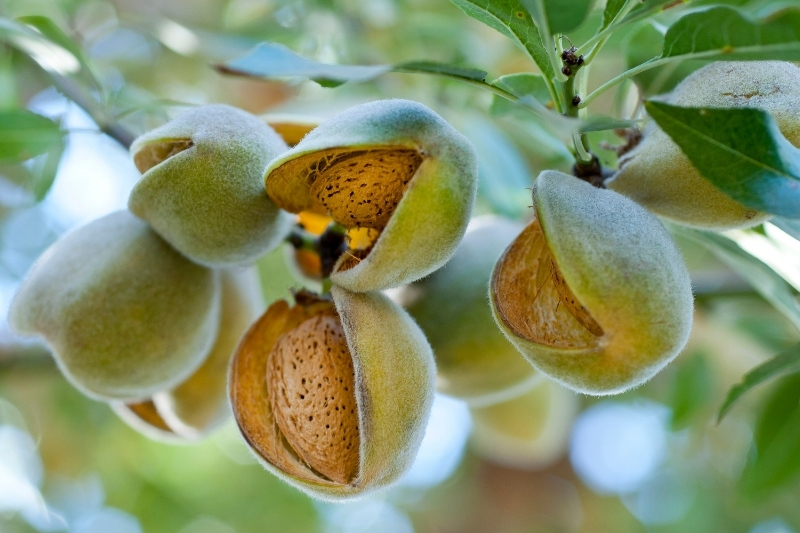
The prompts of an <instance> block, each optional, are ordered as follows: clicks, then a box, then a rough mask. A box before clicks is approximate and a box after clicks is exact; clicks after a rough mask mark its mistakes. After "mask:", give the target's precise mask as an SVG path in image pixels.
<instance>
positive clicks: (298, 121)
mask: <svg viewBox="0 0 800 533" xmlns="http://www.w3.org/2000/svg"><path fill="white" fill-rule="evenodd" d="M261 119H262V120H263V121H264V122H265V123H266V124H267V126H269V127H270V128H272V129H273V130H275V133H277V134H278V135H280V136H281V139H283V142H285V143H286V144H287V145H288V146H289V147H290V148H291V147H293V146H295V145H296V144H297V143H299V142H300V141H301V140H303V137H305V136H306V135H308V133H309V132H310V131H311V130H313V129H314V128H316V127H317V126H318V125H319V120H316V119H312V118H311V117H307V116H303V115H293V114H289V113H270V114H268V115H262V116H261Z"/></svg>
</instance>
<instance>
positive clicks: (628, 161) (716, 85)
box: [606, 61, 800, 230]
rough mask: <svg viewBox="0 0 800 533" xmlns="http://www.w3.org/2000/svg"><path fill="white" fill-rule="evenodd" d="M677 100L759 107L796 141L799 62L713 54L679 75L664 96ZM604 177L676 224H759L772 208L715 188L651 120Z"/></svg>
mask: <svg viewBox="0 0 800 533" xmlns="http://www.w3.org/2000/svg"><path fill="white" fill-rule="evenodd" d="M666 101H667V102H668V103H670V104H673V105H678V106H683V107H722V108H742V107H745V108H758V109H762V110H764V111H766V112H767V113H769V114H770V115H772V117H773V118H774V119H775V121H776V122H777V124H778V127H779V128H780V131H781V133H782V134H783V135H784V136H785V137H786V138H787V139H788V140H789V142H791V143H792V144H793V145H795V146H798V147H800V114H798V110H797V102H798V101H800V68H798V67H797V66H796V65H794V64H792V63H788V62H782V61H731V62H726V61H718V62H715V63H711V64H709V65H707V66H705V67H703V68H701V69H699V70H697V71H695V72H694V73H692V74H691V75H689V76H688V77H687V78H686V79H685V80H683V81H682V82H681V83H680V84H679V85H678V86H677V87H675V89H674V90H673V92H672V93H670V94H669V95H668V97H667V100H666ZM619 165H620V170H619V172H617V173H616V174H615V175H614V176H613V177H612V179H610V180H609V181H607V182H606V185H607V186H608V187H609V188H610V189H613V190H615V191H617V192H619V193H621V194H624V195H625V196H628V197H629V198H632V199H633V200H635V201H636V202H638V203H640V204H642V205H644V206H645V207H647V208H648V209H649V210H650V211H652V212H654V213H655V214H657V215H659V216H662V217H665V218H668V219H670V220H673V221H675V222H677V223H679V224H683V225H687V226H693V227H697V228H704V229H714V230H724V229H732V228H737V227H747V226H754V225H756V224H760V223H762V222H764V221H765V220H767V219H769V218H770V217H771V216H772V215H770V214H769V213H765V212H762V211H757V210H754V209H750V208H748V207H746V206H744V205H742V204H740V203H739V202H737V201H735V200H733V199H732V198H730V197H729V196H727V195H726V194H725V193H723V192H722V191H720V190H719V189H717V188H716V187H715V186H714V185H712V184H711V182H710V181H708V180H707V179H705V178H703V176H702V175H701V174H700V173H699V172H698V171H697V169H695V168H694V166H692V164H691V163H690V162H689V159H688V158H687V157H686V156H685V155H684V154H683V152H682V151H681V149H680V147H679V146H678V145H677V144H676V143H675V142H674V141H673V140H672V139H671V138H670V137H669V135H667V134H666V133H664V131H663V130H661V128H659V127H658V125H656V124H655V123H651V124H649V125H648V127H647V128H646V129H645V133H644V138H643V139H642V142H641V143H640V144H639V145H638V146H637V147H636V148H635V149H633V150H632V151H631V152H629V153H627V154H625V155H624V156H623V157H622V158H621V159H620V161H619Z"/></svg>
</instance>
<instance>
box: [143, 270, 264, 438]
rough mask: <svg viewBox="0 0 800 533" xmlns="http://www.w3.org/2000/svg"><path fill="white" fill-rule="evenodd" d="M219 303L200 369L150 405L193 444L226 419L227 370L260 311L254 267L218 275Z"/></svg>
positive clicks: (260, 298) (258, 289)
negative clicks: (212, 335) (214, 332)
mask: <svg viewBox="0 0 800 533" xmlns="http://www.w3.org/2000/svg"><path fill="white" fill-rule="evenodd" d="M220 279H221V285H222V300H221V302H222V303H221V307H220V323H219V333H218V334H217V338H216V340H215V341H214V346H213V347H212V348H211V352H210V353H209V354H208V357H206V360H205V361H204V362H203V365H202V366H201V367H200V368H198V369H197V371H196V372H195V373H194V374H192V375H191V376H190V377H189V379H187V380H186V381H184V382H183V383H181V384H180V385H178V386H177V387H175V388H174V389H171V390H168V391H162V392H158V393H156V394H155V395H153V403H154V405H155V407H156V409H157V410H158V412H159V414H160V416H161V417H162V419H163V420H164V422H165V423H166V424H167V425H168V426H169V428H170V429H171V431H173V432H174V433H176V434H178V435H180V436H182V437H184V438H186V439H190V440H196V439H198V438H201V437H203V436H205V435H207V434H208V433H209V432H211V431H213V430H214V429H216V428H217V427H219V426H220V425H221V424H222V423H223V422H225V421H226V420H228V417H229V416H230V406H229V405H228V367H229V366H230V361H231V358H232V357H233V353H234V351H236V346H237V345H238V344H239V340H240V339H241V338H242V335H244V332H245V331H247V328H248V327H250V324H252V323H253V321H254V320H255V319H256V318H258V316H259V313H261V312H262V311H263V309H264V299H263V297H262V295H261V283H260V282H259V280H258V275H257V273H256V271H255V269H254V268H247V269H242V268H228V269H224V270H222V271H221V272H220Z"/></svg>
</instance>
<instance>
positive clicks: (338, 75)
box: [216, 43, 392, 84]
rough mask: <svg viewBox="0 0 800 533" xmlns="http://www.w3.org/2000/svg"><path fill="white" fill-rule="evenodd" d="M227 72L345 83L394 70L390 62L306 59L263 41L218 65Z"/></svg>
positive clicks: (370, 78) (283, 47) (368, 78)
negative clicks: (344, 62)
mask: <svg viewBox="0 0 800 533" xmlns="http://www.w3.org/2000/svg"><path fill="white" fill-rule="evenodd" d="M216 68H217V70H219V71H221V72H224V73H227V74H240V75H245V76H250V77H258V78H267V79H274V78H291V77H302V78H309V79H311V80H314V81H316V82H318V83H320V84H325V83H328V84H342V83H346V82H348V81H351V82H364V81H369V80H372V79H375V78H377V77H378V76H381V75H383V74H385V73H387V72H390V71H391V70H392V67H391V66H390V65H373V66H361V65H357V66H355V65H329V64H326V63H320V62H318V61H313V60H311V59H306V58H304V57H302V56H299V55H297V54H295V53H294V52H292V51H291V50H289V49H288V48H287V47H285V46H283V45H282V44H274V43H261V44H259V45H258V46H256V47H255V48H253V49H252V50H251V51H250V52H248V53H247V54H246V55H244V56H242V57H240V58H238V59H234V60H232V61H228V62H226V63H223V64H220V65H216Z"/></svg>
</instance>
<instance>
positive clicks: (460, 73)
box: [392, 61, 487, 82]
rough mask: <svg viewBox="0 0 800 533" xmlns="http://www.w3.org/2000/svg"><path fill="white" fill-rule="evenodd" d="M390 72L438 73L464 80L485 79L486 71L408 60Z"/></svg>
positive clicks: (480, 80) (395, 66)
mask: <svg viewBox="0 0 800 533" xmlns="http://www.w3.org/2000/svg"><path fill="white" fill-rule="evenodd" d="M392 72H410V73H412V74H413V73H416V74H438V75H440V76H445V77H448V78H455V79H459V80H464V81H477V82H484V81H486V75H487V72H486V71H485V70H479V69H476V68H466V67H456V66H453V65H447V64H444V63H435V62H433V61H409V62H407V63H399V64H397V65H394V66H393V67H392Z"/></svg>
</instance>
